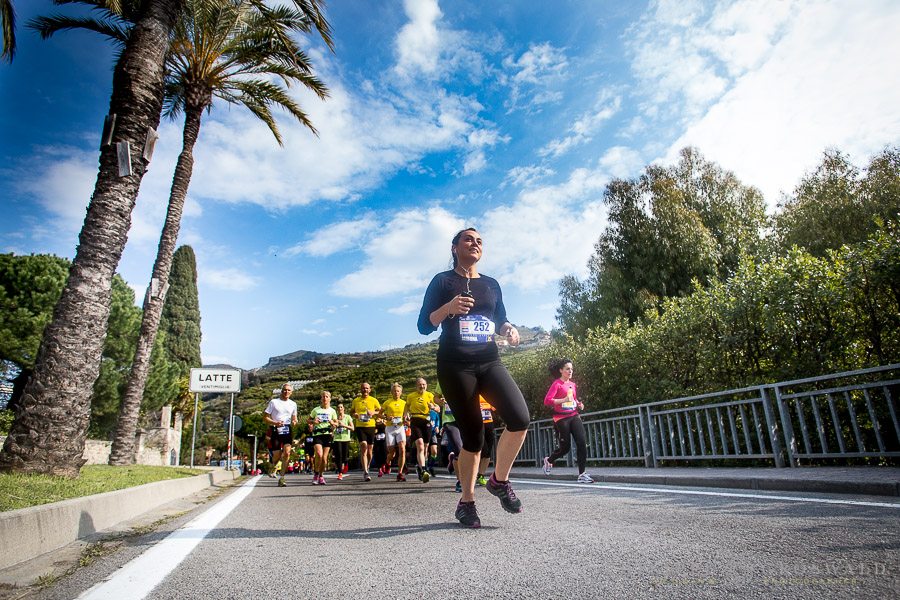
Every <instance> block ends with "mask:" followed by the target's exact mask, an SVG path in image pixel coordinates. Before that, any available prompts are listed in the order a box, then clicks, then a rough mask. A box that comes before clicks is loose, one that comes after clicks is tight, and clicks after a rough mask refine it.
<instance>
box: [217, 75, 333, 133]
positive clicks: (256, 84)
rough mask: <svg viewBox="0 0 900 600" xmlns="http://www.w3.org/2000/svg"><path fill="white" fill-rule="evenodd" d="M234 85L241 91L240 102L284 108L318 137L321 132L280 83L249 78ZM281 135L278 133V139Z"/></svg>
mask: <svg viewBox="0 0 900 600" xmlns="http://www.w3.org/2000/svg"><path fill="white" fill-rule="evenodd" d="M233 87H234V89H236V90H238V91H239V92H240V103H241V104H243V105H244V106H247V107H248V108H250V107H251V106H266V107H268V106H278V107H280V108H283V109H284V110H286V111H287V112H288V113H290V114H291V116H292V117H294V118H295V119H297V120H298V121H300V122H301V123H302V124H303V125H304V126H306V127H307V129H309V130H310V131H312V132H313V134H314V135H316V136H317V137H318V135H319V132H318V130H317V129H316V128H315V126H314V125H313V124H312V121H310V120H309V116H308V115H307V114H306V112H304V110H303V109H302V108H301V107H300V105H299V104H297V103H296V102H295V101H294V99H293V98H291V97H290V96H289V95H288V93H287V90H285V89H284V88H283V87H281V86H280V85H278V84H274V83H272V82H269V81H264V80H261V79H249V80H243V81H238V82H235V84H234V85H233ZM273 133H274V132H273ZM279 137H280V136H277V135H276V139H278V138H279ZM280 143H281V142H279V144H280Z"/></svg>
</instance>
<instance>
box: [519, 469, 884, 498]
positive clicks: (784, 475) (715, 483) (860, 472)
mask: <svg viewBox="0 0 900 600" xmlns="http://www.w3.org/2000/svg"><path fill="white" fill-rule="evenodd" d="M560 462H561V461H560ZM587 472H588V473H589V474H590V475H591V477H593V478H594V481H595V482H597V483H633V484H647V485H680V486H689V487H714V488H734V489H746V490H768V491H791V492H818V493H832V494H863V495H873V496H900V468H898V467H799V468H784V469H776V468H774V467H769V468H766V467H762V468H739V467H735V468H702V467H662V468H656V469H651V468H641V467H588V469H587ZM511 476H512V478H513V479H516V478H518V479H548V478H549V479H553V480H556V481H566V480H568V481H574V480H575V478H576V477H577V476H578V470H577V469H575V468H574V467H559V466H558V467H554V469H553V472H552V473H551V474H550V475H549V477H548V476H547V475H544V472H543V471H542V470H541V469H540V468H538V467H514V468H513V470H512V475H511Z"/></svg>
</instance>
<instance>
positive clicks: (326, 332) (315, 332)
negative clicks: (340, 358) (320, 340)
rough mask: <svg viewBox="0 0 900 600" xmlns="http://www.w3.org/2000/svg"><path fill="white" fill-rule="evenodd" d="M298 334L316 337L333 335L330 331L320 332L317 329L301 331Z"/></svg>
mask: <svg viewBox="0 0 900 600" xmlns="http://www.w3.org/2000/svg"><path fill="white" fill-rule="evenodd" d="M300 333H303V334H305V335H312V336H316V337H329V336H331V335H333V334H332V333H331V332H330V331H321V330H319V329H301V330H300Z"/></svg>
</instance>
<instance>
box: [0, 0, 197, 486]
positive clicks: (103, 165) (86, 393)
mask: <svg viewBox="0 0 900 600" xmlns="http://www.w3.org/2000/svg"><path fill="white" fill-rule="evenodd" d="M183 3H184V0H152V1H151V2H149V3H148V5H147V8H146V9H145V12H144V14H143V15H142V16H141V18H140V20H139V21H138V22H137V23H136V24H135V27H134V29H133V31H132V33H131V36H130V38H129V41H128V44H127V45H126V47H125V51H124V52H123V53H122V56H121V57H120V59H119V61H118V62H117V63H116V69H115V72H114V75H113V87H112V96H111V98H110V113H113V114H115V115H117V122H116V128H115V131H114V135H113V142H114V143H113V144H112V145H111V146H107V147H105V148H104V149H103V150H102V151H101V153H100V170H99V173H98V175H97V182H96V184H95V187H94V194H93V196H92V199H91V202H90V204H89V205H88V209H87V217H86V218H85V222H84V226H83V227H82V229H81V233H80V234H79V237H78V242H79V243H78V250H77V252H76V254H75V259H74V260H73V261H72V267H71V269H70V270H69V278H68V280H67V282H66V286H65V288H64V289H63V293H62V296H61V297H60V299H59V302H58V303H57V305H56V308H55V309H54V311H53V320H52V321H51V322H50V324H49V325H47V327H46V329H45V330H44V335H43V339H42V341H41V346H40V349H39V350H38V356H37V360H36V363H35V368H34V375H33V376H32V378H31V381H29V383H28V384H27V385H26V386H25V391H24V393H23V395H22V404H21V407H20V409H19V411H18V412H17V414H16V419H15V421H14V423H13V426H12V428H11V430H10V432H9V436H8V437H7V438H6V442H5V443H4V445H3V451H2V452H0V470H2V471H16V472H22V473H48V474H53V475H62V476H65V477H77V476H78V474H79V470H80V468H81V466H82V465H83V464H84V459H83V458H82V454H83V452H84V440H85V437H86V434H87V427H88V421H89V419H90V410H91V404H90V401H91V392H92V389H93V385H94V381H95V380H96V379H97V376H98V374H99V372H100V356H101V353H102V351H103V342H104V341H105V338H106V328H107V322H108V320H109V310H110V306H109V304H110V294H111V288H112V277H113V274H114V273H115V269H116V267H117V266H118V264H119V259H120V258H121V256H122V250H123V249H124V247H125V241H126V238H127V234H128V229H129V228H130V226H131V211H132V209H133V208H134V203H135V200H136V198H137V194H138V189H139V187H140V183H141V179H142V178H143V176H144V173H145V172H146V170H147V163H146V161H144V159H143V158H142V157H141V153H142V149H143V147H144V140H145V139H146V136H147V131H148V129H150V128H151V127H152V128H156V127H157V126H158V125H159V118H160V113H161V112H162V100H163V66H164V59H165V54H166V51H167V50H168V46H169V35H170V33H171V31H172V28H173V26H174V24H175V19H176V17H177V15H178V14H179V13H180V12H181V10H182V9H183ZM123 141H124V142H128V143H129V144H130V147H131V158H132V173H131V175H128V176H125V177H119V173H118V159H117V152H116V145H115V142H123Z"/></svg>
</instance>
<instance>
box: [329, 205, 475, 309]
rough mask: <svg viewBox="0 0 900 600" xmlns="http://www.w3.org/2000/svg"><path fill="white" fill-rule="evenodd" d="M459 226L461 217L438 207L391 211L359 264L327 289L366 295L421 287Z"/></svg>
mask: <svg viewBox="0 0 900 600" xmlns="http://www.w3.org/2000/svg"><path fill="white" fill-rule="evenodd" d="M463 227H464V224H463V221H462V219H460V218H458V217H455V216H454V215H452V214H450V213H449V212H448V211H446V210H445V209H443V208H439V207H432V208H429V209H425V210H407V211H401V212H398V213H395V214H394V215H392V216H391V217H390V219H389V221H388V222H387V223H385V224H384V225H382V226H379V227H377V228H376V230H377V231H378V232H379V233H378V235H377V236H373V237H371V238H370V239H369V240H368V241H367V242H366V245H365V247H364V248H363V251H364V253H365V259H364V260H363V262H362V265H361V267H360V268H359V269H358V270H356V271H354V272H352V273H348V274H347V275H345V276H343V277H341V278H340V279H339V280H338V281H336V282H335V283H334V285H333V286H332V292H333V293H335V294H337V295H339V296H348V297H354V298H368V297H373V296H388V295H392V294H397V293H402V292H409V291H411V290H424V288H425V286H426V285H427V284H428V281H429V280H430V278H431V277H432V276H433V275H434V273H436V272H437V271H439V270H443V268H444V267H445V265H447V263H448V262H449V257H450V239H451V238H452V237H453V235H454V234H455V233H456V232H457V231H459V230H460V229H462V228H463Z"/></svg>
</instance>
